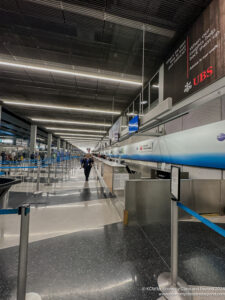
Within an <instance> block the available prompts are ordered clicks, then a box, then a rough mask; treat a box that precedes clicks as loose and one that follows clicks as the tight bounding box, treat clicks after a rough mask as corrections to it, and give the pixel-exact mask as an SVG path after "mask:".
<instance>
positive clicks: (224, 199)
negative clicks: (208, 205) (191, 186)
mask: <svg viewBox="0 0 225 300" xmlns="http://www.w3.org/2000/svg"><path fill="white" fill-rule="evenodd" d="M220 213H221V214H225V180H221V199H220Z"/></svg>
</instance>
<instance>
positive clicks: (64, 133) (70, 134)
mask: <svg viewBox="0 0 225 300" xmlns="http://www.w3.org/2000/svg"><path fill="white" fill-rule="evenodd" d="M54 134H55V135H63V136H82V137H85V136H91V137H101V138H102V137H103V135H98V134H85V133H82V134H79V133H67V132H55V133H54Z"/></svg>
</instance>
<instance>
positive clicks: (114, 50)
mask: <svg viewBox="0 0 225 300" xmlns="http://www.w3.org/2000/svg"><path fill="white" fill-rule="evenodd" d="M209 2H211V1H210V0H207V1H203V0H139V1H136V0H111V1H109V0H105V1H104V0H101V1H100V0H82V1H76V0H65V1H57V0H1V1H0V61H7V62H11V63H12V62H13V63H20V64H23V65H24V64H25V65H29V66H30V65H32V66H39V67H44V68H51V69H58V70H66V71H69V72H74V71H79V72H84V73H85V74H87V73H88V74H94V75H96V74H97V75H99V76H106V77H110V78H111V77H112V78H117V79H125V80H131V81H138V82H141V81H142V77H141V75H142V52H143V47H142V45H143V33H142V30H141V29H142V28H143V24H145V25H144V26H145V30H146V34H145V67H144V70H145V72H144V81H147V80H149V79H150V78H151V76H153V74H154V73H155V71H156V70H157V69H158V67H159V66H160V64H161V63H162V61H163V59H164V58H165V56H166V54H167V53H168V51H169V50H170V48H171V46H172V45H173V44H174V43H175V42H176V40H177V39H178V38H179V37H180V36H181V35H182V34H183V33H184V32H185V31H186V30H187V29H188V27H189V26H190V25H191V24H192V23H193V22H194V20H195V19H196V18H197V17H198V16H199V15H200V13H201V12H202V11H203V9H204V8H205V7H206V6H207V5H208V4H209ZM140 89H141V86H140V85H133V84H127V83H121V82H118V81H117V82H112V81H108V80H102V79H93V78H86V77H82V76H75V75H71V74H70V75H68V74H63V73H55V72H52V71H43V70H31V69H27V68H16V67H12V66H6V65H0V99H1V100H5V99H6V100H10V101H23V102H25V103H29V104H30V103H38V104H44V105H50V106H52V105H58V106H67V107H78V108H86V109H90V108H91V109H100V110H106V111H117V112H122V111H123V110H124V109H125V108H126V107H127V106H128V105H129V103H130V102H131V101H132V100H133V99H134V98H135V96H136V95H137V94H138V92H139V91H140ZM3 106H5V107H6V108H7V110H9V111H11V112H13V113H14V114H16V115H18V116H20V117H22V118H25V119H27V120H29V118H44V119H51V120H52V119H55V120H67V121H77V122H79V121H82V122H92V123H94V122H98V123H107V124H110V123H112V122H113V121H115V119H116V118H117V117H118V115H111V114H106V113H96V112H95V113H93V112H89V111H85V112H83V111H73V110H63V109H62V110H61V109H53V108H46V107H45V108H42V107H38V108H37V107H29V106H26V107H23V106H14V105H6V104H3ZM37 124H38V125H39V126H40V127H42V128H45V127H47V126H48V127H59V128H61V129H63V128H71V129H73V130H74V131H75V129H80V130H85V129H87V130H102V131H107V130H108V128H109V127H105V126H103V125H102V126H91V125H85V124H76V125H75V124H64V123H60V124H57V123H52V122H51V123H49V122H42V123H39V122H37ZM53 125H54V126H53ZM49 131H50V130H49ZM52 132H53V133H54V132H56V131H55V130H53V131H52ZM88 134H89V135H92V134H94V133H91V132H89V133H88ZM79 139H80V138H79ZM94 143H95V142H92V141H91V142H90V141H88V142H87V141H86V142H84V141H79V142H77V143H76V144H77V145H79V146H82V145H89V146H90V145H92V144H94Z"/></svg>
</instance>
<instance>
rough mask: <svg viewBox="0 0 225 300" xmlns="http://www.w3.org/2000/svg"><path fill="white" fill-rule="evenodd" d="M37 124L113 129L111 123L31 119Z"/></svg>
mask: <svg viewBox="0 0 225 300" xmlns="http://www.w3.org/2000/svg"><path fill="white" fill-rule="evenodd" d="M30 119H31V120H32V121H35V122H43V123H62V124H77V125H88V126H104V127H111V126H112V124H109V123H106V124H104V123H94V122H93V123H92V122H78V121H66V120H51V119H50V120H49V119H40V118H30Z"/></svg>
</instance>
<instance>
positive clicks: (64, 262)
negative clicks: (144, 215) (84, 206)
mask: <svg viewBox="0 0 225 300" xmlns="http://www.w3.org/2000/svg"><path fill="white" fill-rule="evenodd" d="M17 253H18V247H11V248H7V249H4V250H1V251H0V265H1V274H0V276H1V284H0V295H2V297H3V298H1V299H6V300H7V299H10V298H9V297H10V295H12V294H14V293H15V286H16V276H17V272H16V266H17ZM162 271H168V268H167V265H166V264H165V263H164V262H163V261H162V260H161V258H160V257H159V255H158V254H157V252H156V251H155V250H154V248H153V247H152V246H151V245H150V244H149V241H148V240H147V239H146V237H145V236H144V234H143V233H142V231H141V230H140V228H139V227H128V228H124V227H123V225H122V224H121V223H117V224H113V225H107V226H104V228H100V229H97V230H91V231H85V232H80V233H73V234H68V235H64V236H61V237H56V238H51V239H47V240H43V241H38V242H34V243H31V244H30V245H29V264H28V282H27V289H28V292H36V293H39V294H40V295H41V296H42V299H44V300H62V299H66V300H74V299H78V300H81V299H87V300H88V299H92V300H95V299H96V300H100V299H109V300H113V299H115V300H118V299H123V300H125V299H126V300H134V299H140V300H141V299H152V300H155V299H157V298H158V293H155V292H148V291H147V290H144V289H143V287H149V286H157V281H156V279H157V276H158V275H159V273H160V272H162ZM2 283H4V284H2Z"/></svg>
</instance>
